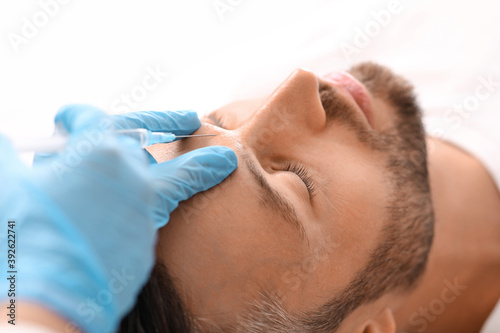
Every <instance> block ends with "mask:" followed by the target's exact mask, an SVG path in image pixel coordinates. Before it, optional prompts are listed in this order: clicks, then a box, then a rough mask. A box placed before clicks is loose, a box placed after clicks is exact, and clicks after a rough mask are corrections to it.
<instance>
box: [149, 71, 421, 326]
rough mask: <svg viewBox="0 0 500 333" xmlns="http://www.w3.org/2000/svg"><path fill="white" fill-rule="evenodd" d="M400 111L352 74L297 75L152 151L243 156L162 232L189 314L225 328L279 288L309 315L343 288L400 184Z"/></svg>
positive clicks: (161, 248) (292, 307)
mask: <svg viewBox="0 0 500 333" xmlns="http://www.w3.org/2000/svg"><path fill="white" fill-rule="evenodd" d="M377 95H383V93H381V94H377ZM397 117H398V116H397V111H396V109H395V108H394V107H393V106H392V105H390V104H389V103H387V102H385V101H384V99H383V98H380V97H376V96H374V95H372V94H370V93H368V92H367V91H365V90H364V88H362V86H360V85H359V83H358V82H357V81H355V79H353V78H352V77H350V75H349V74H346V73H344V74H337V75H329V76H328V77H324V78H318V77H316V76H315V75H314V74H313V73H311V72H308V71H304V70H297V71H295V72H294V73H292V74H291V75H290V76H289V77H288V78H287V79H286V80H285V81H284V82H283V83H282V84H281V85H280V86H279V87H278V88H277V89H276V90H275V91H274V93H273V94H272V95H271V96H270V97H268V98H266V99H263V100H262V101H246V102H240V103H233V104H230V105H228V106H226V107H223V108H221V109H219V110H217V111H215V112H214V113H213V114H211V115H210V116H208V117H206V118H205V119H202V120H203V121H204V123H203V124H202V126H201V128H200V129H199V130H198V131H197V132H196V133H195V134H203V133H216V134H217V136H214V137H207V138H197V139H187V140H181V141H178V142H175V143H173V144H168V145H156V146H153V147H150V149H149V150H150V152H151V153H152V154H153V156H154V157H155V158H156V159H157V160H158V161H159V162H163V161H166V160H169V159H172V158H174V157H176V156H178V155H180V154H182V153H186V152H187V151H190V150H193V149H196V148H201V147H204V146H210V145H222V146H227V147H230V148H232V149H233V150H234V151H235V152H236V154H237V155H238V168H237V170H236V171H235V172H234V173H233V174H232V175H231V176H229V177H228V178H227V179H226V180H225V181H224V182H223V183H221V184H220V185H219V186H216V187H215V188H213V189H210V190H208V191H206V192H204V193H202V194H199V195H197V196H195V197H193V198H191V199H190V200H188V201H186V202H184V203H182V204H181V205H180V206H179V208H178V209H177V210H176V211H174V213H173V214H172V215H171V219H170V221H169V223H168V224H167V225H166V226H165V227H164V228H163V229H162V230H161V231H160V238H159V241H158V247H157V253H158V258H159V259H158V260H159V261H162V262H163V263H165V264H166V266H167V267H168V268H169V271H170V273H171V274H172V275H173V276H174V278H175V279H176V281H177V287H178V290H179V292H180V295H181V297H182V298H183V300H184V301H185V303H186V305H187V308H188V309H189V310H190V312H191V313H192V314H193V315H194V316H195V317H199V318H205V319H206V320H209V321H214V322H216V323H218V324H219V325H224V324H225V323H229V322H232V321H235V320H238V315H239V314H241V313H243V312H244V311H245V309H246V308H247V305H248V303H249V302H251V301H252V300H256V299H259V295H260V293H262V292H271V293H274V294H277V295H279V296H280V299H281V300H282V301H283V304H284V306H285V308H286V309H287V310H289V311H290V312H291V313H305V312H308V311H312V310H314V309H316V308H317V307H319V306H320V305H322V304H324V303H325V302H326V301H327V300H328V299H330V298H331V297H332V295H336V294H338V293H340V292H341V291H342V290H343V289H345V288H346V287H347V286H348V284H349V282H350V281H352V280H353V279H354V278H355V276H356V275H357V274H358V273H359V272H360V271H361V270H362V269H363V267H364V266H365V265H366V264H367V262H368V260H369V257H370V254H371V253H372V252H373V251H374V249H375V248H376V247H377V245H378V244H379V243H380V242H381V240H382V236H383V228H384V227H385V226H386V224H387V221H388V218H387V211H386V207H387V206H388V203H389V202H390V201H391V200H392V198H393V197H394V195H395V190H394V185H393V183H392V182H391V181H390V179H391V174H390V170H389V169H388V167H387V164H388V157H389V154H390V151H391V149H390V145H388V144H387V142H386V141H387V140H383V138H384V135H385V133H387V132H390V131H391V130H392V129H393V128H394V127H395V126H396V123H397V122H396V119H398V118H397ZM421 140H423V138H421Z"/></svg>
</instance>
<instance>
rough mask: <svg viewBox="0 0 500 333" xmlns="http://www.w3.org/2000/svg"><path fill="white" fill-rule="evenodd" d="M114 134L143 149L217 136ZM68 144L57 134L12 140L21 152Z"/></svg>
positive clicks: (137, 131) (132, 131) (136, 130)
mask: <svg viewBox="0 0 500 333" xmlns="http://www.w3.org/2000/svg"><path fill="white" fill-rule="evenodd" d="M113 133H115V134H118V135H125V136H128V137H131V138H133V139H136V140H137V141H138V142H139V144H140V146H141V147H142V148H145V147H147V146H150V145H154V144H156V143H168V142H172V141H174V140H175V139H182V138H192V137H201V136H215V135H216V134H195V135H192V134H191V135H175V134H173V133H170V132H152V131H149V130H147V129H144V128H134V129H123V130H114V131H113ZM67 142H68V137H67V136H65V135H61V134H56V135H54V136H51V137H48V138H40V139H16V140H12V144H13V145H14V148H16V149H17V150H18V151H20V152H35V153H54V152H58V151H61V150H63V149H64V148H65V147H66V143H67Z"/></svg>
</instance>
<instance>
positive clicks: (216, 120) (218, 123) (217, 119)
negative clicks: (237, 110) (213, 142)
mask: <svg viewBox="0 0 500 333" xmlns="http://www.w3.org/2000/svg"><path fill="white" fill-rule="evenodd" d="M207 118H208V119H210V120H211V121H212V123H213V124H214V125H215V126H218V127H220V128H222V129H227V128H226V127H225V126H224V120H223V119H222V117H221V116H219V115H217V113H215V112H212V113H210V114H209V115H208V116H207Z"/></svg>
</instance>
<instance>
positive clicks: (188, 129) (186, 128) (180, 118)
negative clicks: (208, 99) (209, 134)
mask: <svg viewBox="0 0 500 333" xmlns="http://www.w3.org/2000/svg"><path fill="white" fill-rule="evenodd" d="M169 115H170V116H171V117H172V119H173V120H174V122H175V123H176V124H177V128H176V129H177V132H178V133H180V131H182V132H185V133H186V134H189V133H193V132H194V131H196V130H197V129H198V128H200V126H201V121H200V118H199V117H198V113H197V112H195V111H193V110H183V111H174V112H169Z"/></svg>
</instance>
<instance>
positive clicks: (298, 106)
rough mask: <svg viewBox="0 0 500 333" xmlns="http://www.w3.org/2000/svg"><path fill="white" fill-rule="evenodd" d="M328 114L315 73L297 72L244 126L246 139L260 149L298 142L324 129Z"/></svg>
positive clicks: (243, 131) (242, 133) (299, 70)
mask: <svg viewBox="0 0 500 333" xmlns="http://www.w3.org/2000/svg"><path fill="white" fill-rule="evenodd" d="M325 123H326V115H325V111H324V109H323V106H322V104H321V100H320V98H319V91H318V80H317V78H316V76H315V75H314V74H313V73H311V72H309V71H307V70H303V69H298V70H296V71H294V72H293V73H292V74H291V75H290V76H289V77H288V78H287V79H286V80H285V81H284V82H283V83H282V84H281V85H280V86H279V87H278V88H277V89H276V90H275V91H274V93H273V94H272V95H271V97H270V98H269V99H268V101H267V102H266V103H265V104H264V106H263V107H261V109H260V110H258V111H257V112H256V113H255V114H254V116H253V117H252V118H251V119H250V121H249V122H248V123H247V124H245V125H244V126H243V127H242V128H241V129H240V132H241V137H242V140H243V141H244V142H246V143H247V144H248V145H250V146H252V148H254V149H256V150H257V151H265V150H267V149H269V148H271V146H274V148H278V149H279V146H280V145H290V143H291V142H294V143H298V142H299V141H300V140H301V138H304V137H307V136H309V135H312V134H314V133H315V132H318V131H321V130H322V129H323V128H324V126H325Z"/></svg>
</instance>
